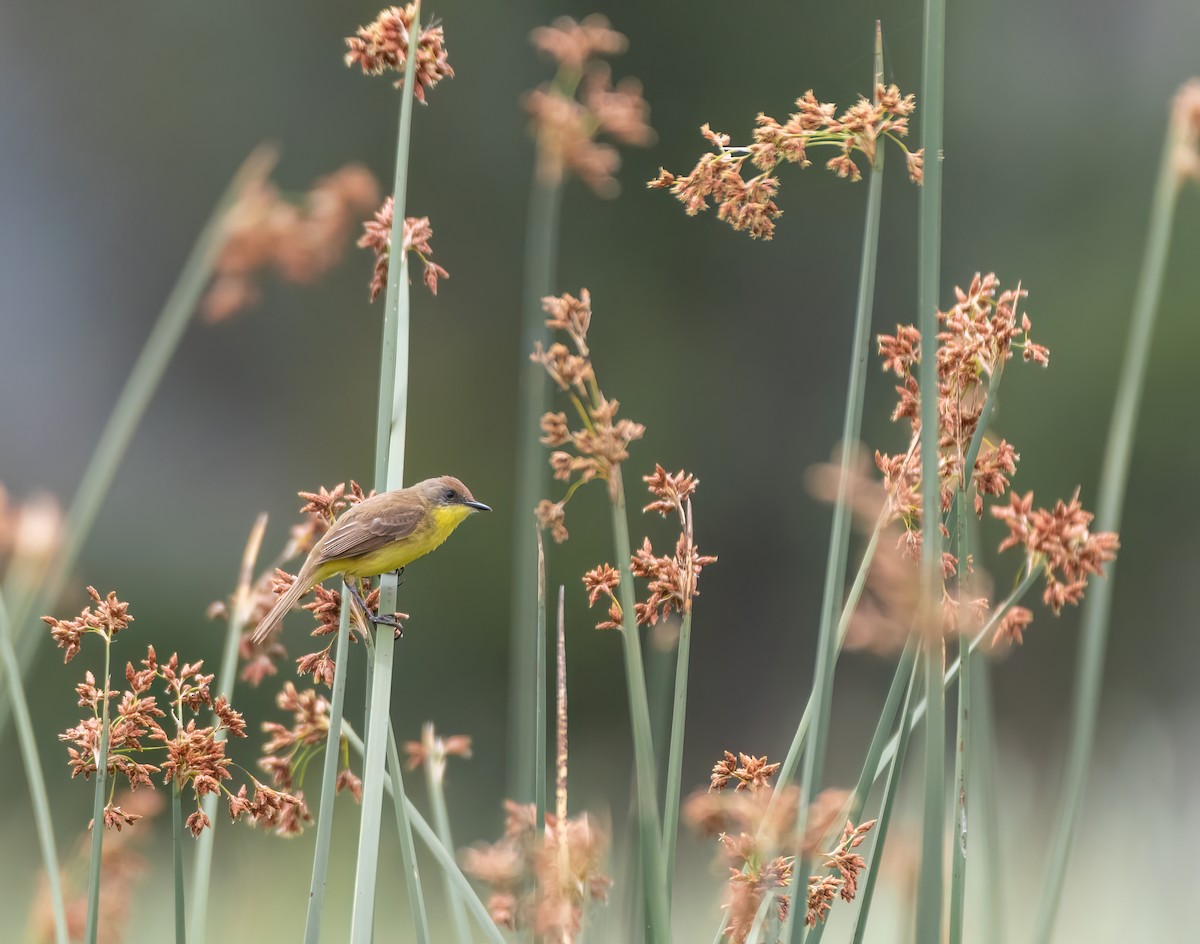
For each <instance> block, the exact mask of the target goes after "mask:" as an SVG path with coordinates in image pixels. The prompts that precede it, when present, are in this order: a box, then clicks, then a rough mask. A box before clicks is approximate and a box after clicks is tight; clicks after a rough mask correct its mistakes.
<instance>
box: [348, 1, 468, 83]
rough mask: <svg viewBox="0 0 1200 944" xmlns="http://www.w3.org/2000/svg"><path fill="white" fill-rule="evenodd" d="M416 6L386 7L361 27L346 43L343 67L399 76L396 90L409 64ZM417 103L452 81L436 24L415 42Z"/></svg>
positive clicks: (426, 29) (427, 28) (423, 31)
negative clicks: (391, 73)
mask: <svg viewBox="0 0 1200 944" xmlns="http://www.w3.org/2000/svg"><path fill="white" fill-rule="evenodd" d="M416 9H417V5H416V4H415V3H409V4H406V5H405V6H403V7H388V8H387V9H385V10H383V11H381V12H380V14H379V15H378V16H377V17H375V19H374V20H372V21H371V22H370V23H368V24H367V25H366V26H360V27H359V28H358V30H357V31H356V32H355V34H354V35H353V36H350V37H348V38H347V39H346V47H347V52H346V65H347V66H355V65H357V66H359V67H360V68H361V69H362V71H363V74H365V75H383V73H385V72H398V73H400V78H398V79H397V80H396V82H395V87H396V88H401V87H402V86H403V85H404V68H405V64H406V63H407V61H408V44H409V39H410V37H411V33H412V25H413V17H414V16H415V15H416ZM413 70H414V76H415V79H416V88H414V89H413V94H414V95H415V96H416V98H417V101H419V102H421V103H422V104H426V101H425V93H426V92H427V91H428V90H429V89H431V88H433V87H434V86H435V85H437V84H438V83H439V82H440V81H442V79H452V78H454V70H453V69H452V68H451V67H450V60H449V58H448V55H447V52H446V34H445V32H444V31H443V29H442V27H441V25H440V24H438V23H436V22H435V23H430V24H428V25H427V26H425V27H423V28H422V29H421V36H420V38H419V39H418V40H417V61H416V63H415V65H414V66H413Z"/></svg>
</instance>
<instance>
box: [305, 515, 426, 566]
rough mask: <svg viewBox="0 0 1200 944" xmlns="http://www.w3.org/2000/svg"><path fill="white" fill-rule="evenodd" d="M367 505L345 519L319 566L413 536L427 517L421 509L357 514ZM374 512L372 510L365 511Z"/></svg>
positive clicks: (329, 540)
mask: <svg viewBox="0 0 1200 944" xmlns="http://www.w3.org/2000/svg"><path fill="white" fill-rule="evenodd" d="M364 505H365V503H364V504H360V505H357V506H355V507H354V508H352V509H350V510H349V511H347V512H346V513H345V514H344V515H342V517H341V519H340V520H339V521H338V522H337V524H336V525H334V529H333V531H332V532H331V533H330V535H329V537H328V538H327V539H326V540H325V545H324V547H322V548H321V553H320V556H319V557H318V558H317V561H318V563H322V564H324V563H327V562H329V561H332V560H340V559H343V558H349V557H360V556H362V555H363V554H370V553H371V552H372V551H377V550H379V549H380V548H382V547H386V546H387V545H389V544H393V543H395V542H396V541H400V540H403V539H404V538H406V537H408V536H409V535H411V534H412V533H413V532H414V531H415V530H416V528H417V525H418V524H420V522H421V520H422V519H423V517H424V511H423V509H422V508H421V507H420V506H412V505H410V506H406V507H402V508H395V507H391V508H384V509H379V510H376V511H374V512H373V513H369V514H355V512H357V511H358V510H359V509H360V508H364ZM364 510H366V511H371V509H364Z"/></svg>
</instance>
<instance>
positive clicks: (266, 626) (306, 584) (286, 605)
mask: <svg viewBox="0 0 1200 944" xmlns="http://www.w3.org/2000/svg"><path fill="white" fill-rule="evenodd" d="M314 583H315V581H314V580H313V576H312V568H310V567H309V566H308V565H307V564H306V565H305V566H304V567H303V568H302V569H301V570H300V573H299V574H298V575H297V576H296V579H295V581H294V582H293V583H292V585H291V586H290V587H288V589H287V591H286V592H285V593H284V594H283V595H282V596H280V598H279V599H278V600H276V601H275V605H274V606H273V607H271V611H270V612H269V613H268V614H267V615H266V616H264V617H263V618H262V620H261V621H260V622H259V624H258V626H256V627H255V629H254V635H253V636H251V637H250V641H251V642H252V643H254V645H256V646H261V645H262V644H263V642H265V641H266V638H267V637H268V636H270V635H271V633H273V632H275V630H276V629H278V628H279V624H280V623H282V622H283V618H284V617H285V616H287V614H288V611H289V610H291V608H292V607H293V606H295V605H296V603H297V601H299V599H300V598H301V597H302V596H304V594H306V593H308V591H309V590H311V589H312V587H313V584H314Z"/></svg>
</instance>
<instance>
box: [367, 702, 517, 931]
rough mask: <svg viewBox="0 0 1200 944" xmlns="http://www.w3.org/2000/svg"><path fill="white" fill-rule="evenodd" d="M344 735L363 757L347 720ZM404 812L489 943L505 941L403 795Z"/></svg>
mask: <svg viewBox="0 0 1200 944" xmlns="http://www.w3.org/2000/svg"><path fill="white" fill-rule="evenodd" d="M344 734H345V736H346V740H347V742H348V743H349V745H350V747H351V748H353V749H354V750H355V751H356V752H357V753H358V755H359V756H360V757H361V756H363V753H364V751H363V741H362V738H361V737H359V736H358V733H357V732H356V731H355V730H354V729H353V728H352V727H351V726H350V724H349V722H347V723H346V724H345V727H344ZM390 737H391V739H392V740H395V733H394V732H393V733H392V734H391V735H390ZM384 790H385V792H386V793H387V795H388V796H390V797H391V798H392V799H393V800H395V798H396V793H395V790H394V788H393V786H392V782H391V779H390V778H389V779H388V780H387V781H385V783H384ZM404 805H405V812H406V813H407V814H408V818H409V821H410V822H411V823H412V826H413V829H414V830H416V833H417V835H418V836H420V837H421V841H422V842H423V843H425V846H426V848H428V849H429V851H430V852H431V853H432V854H433V857H434V858H435V859H436V860H437V863H438V865H439V866H441V868H442V870H443V871H444V872H445V873H446V874H447V875H448V876H449V877H450V879H451V881H453V882H454V885H455V888H456V889H457V890H458V892H459V894H461V895H462V900H463V901H464V902H466V905H467V910H468V911H470V912H471V916H472V917H473V918H475V923H476V924H477V925H478V926H479V928H480V930H482V931H483V933H484V935H485V936H486V937H487V939H488V940H489V941H490V942H492V944H506V942H505V939H504V935H503V934H501V933H500V931H499V929H498V928H497V927H496V923H495V922H494V921H492V917H491V915H490V914H489V913H488V910H487V907H486V906H485V905H484V903H483V901H482V900H481V899H480V898H479V895H478V894H477V893H476V892H475V889H474V888H473V887H472V886H471V883H470V881H469V880H468V879H467V877H466V876H465V875H463V873H462V869H460V868H459V867H458V863H457V862H455V860H454V851H453V850H452V849H448V848H447V847H446V846H445V845H443V844H442V841H441V840H440V839H439V838H438V836H437V834H436V833H435V832H434V831H433V828H432V827H431V826H430V825H429V823H427V822H426V821H425V817H423V816H422V815H421V811H420V810H418V809H417V808H416V806H414V805H413V802H412V800H410V799H408V797H405V798H404Z"/></svg>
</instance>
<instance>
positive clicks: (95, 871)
mask: <svg viewBox="0 0 1200 944" xmlns="http://www.w3.org/2000/svg"><path fill="white" fill-rule="evenodd" d="M111 659H112V640H111V639H109V638H108V637H105V639H104V675H102V676H101V678H103V679H104V683H103V684H104V689H103V691H104V697H102V698H101V699H100V704H101V705H102V706H103V707H102V708H101V712H100V743H99V745H98V747H97V753H98V755H99V756H98V757H97V758H96V798H95V800H94V801H93V803H92V854H91V857H90V859H89V860H88V910H87V926H86V928H85V931H84V940H85V941H87V944H96V936H97V934H98V933H99V929H100V871H101V868H102V866H103V864H104V863H103V861H102V859H103V857H104V801H105V796H106V795H107V793H108V739H109V716H108V691H109V689H111V688H112V678H111V677H110V675H109V671H110V663H111Z"/></svg>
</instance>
